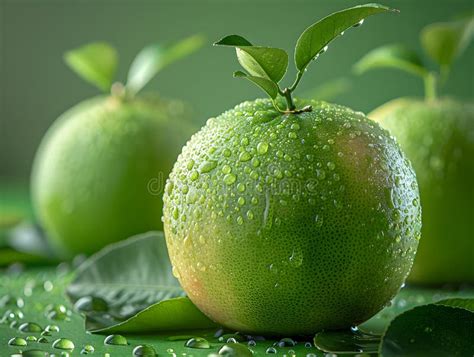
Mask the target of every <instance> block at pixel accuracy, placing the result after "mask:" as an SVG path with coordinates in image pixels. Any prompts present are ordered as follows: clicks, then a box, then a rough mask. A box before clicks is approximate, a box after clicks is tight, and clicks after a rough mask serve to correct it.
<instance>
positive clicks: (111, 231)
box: [31, 96, 192, 256]
mask: <svg viewBox="0 0 474 357" xmlns="http://www.w3.org/2000/svg"><path fill="white" fill-rule="evenodd" d="M184 111H185V110H184V107H183V105H182V104H181V103H180V102H176V101H166V100H162V99H159V98H158V97H156V96H153V97H152V96H150V97H141V98H140V97H137V98H135V99H129V100H126V99H119V98H118V97H114V96H108V97H97V98H94V99H91V100H86V101H84V102H82V103H80V104H78V105H77V106H75V107H74V108H72V109H70V110H69V111H67V112H66V113H64V114H63V115H62V116H61V117H60V118H59V119H58V120H57V121H56V122H55V123H54V124H53V126H52V127H51V128H50V129H49V131H48V132H47V134H46V136H45V137H44V139H43V141H42V143H41V146H40V148H39V150H38V153H37V155H36V158H35V162H34V167H33V174H32V182H31V189H32V198H33V203H34V207H35V210H36V214H37V216H38V218H39V220H40V222H41V224H42V225H43V227H44V228H45V230H46V232H47V235H48V237H49V239H50V241H51V243H52V244H53V245H54V246H55V247H56V248H57V250H58V251H59V252H60V253H61V254H62V255H63V256H71V255H73V254H77V253H92V252H95V251H97V250H98V249H100V248H102V247H104V246H105V245H107V244H109V243H112V242H115V241H118V240H121V239H124V238H127V237H129V236H131V235H134V234H137V233H142V232H146V231H149V230H156V229H161V227H162V223H161V222H160V218H159V217H161V214H162V191H163V187H164V182H165V180H166V178H167V176H168V174H169V172H170V171H171V168H172V165H173V162H174V161H175V159H176V157H177V155H178V153H179V150H180V148H181V146H182V145H183V144H184V142H185V141H186V139H187V138H188V135H189V136H190V133H191V132H192V128H191V126H190V125H189V124H186V123H185V122H184V121H183V120H182V119H183V114H184Z"/></svg>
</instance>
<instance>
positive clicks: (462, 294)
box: [358, 287, 474, 335]
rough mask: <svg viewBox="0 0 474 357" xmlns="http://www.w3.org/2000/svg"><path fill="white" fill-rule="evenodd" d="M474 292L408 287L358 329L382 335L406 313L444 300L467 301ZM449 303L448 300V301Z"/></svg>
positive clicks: (470, 290) (471, 290) (469, 289)
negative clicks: (399, 316)
mask: <svg viewBox="0 0 474 357" xmlns="http://www.w3.org/2000/svg"><path fill="white" fill-rule="evenodd" d="M473 295H474V290H473V289H472V288H468V289H463V290H457V291H453V290H449V289H442V290H439V289H438V290H437V289H428V288H415V287H406V288H403V289H402V290H400V292H399V293H398V294H397V296H396V297H395V298H394V299H393V300H392V302H391V304H390V306H388V307H386V308H385V309H383V310H382V311H380V312H379V313H378V314H377V315H375V316H373V317H372V318H371V319H369V320H368V321H366V322H364V323H363V324H361V325H359V326H358V328H359V330H360V331H362V332H366V333H370V334H375V335H382V334H383V333H384V332H385V330H386V329H387V327H388V325H389V324H390V322H391V321H392V320H393V319H394V318H395V317H396V316H398V315H400V314H402V313H403V312H405V311H408V310H410V309H413V308H414V307H416V306H420V305H426V304H430V303H438V302H439V303H442V302H443V301H444V300H441V301H439V300H440V299H449V301H451V300H453V301H457V300H458V299H460V300H463V301H464V300H465V299H466V298H469V297H472V296H473ZM446 301H448V300H446Z"/></svg>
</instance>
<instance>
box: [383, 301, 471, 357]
mask: <svg viewBox="0 0 474 357" xmlns="http://www.w3.org/2000/svg"><path fill="white" fill-rule="evenodd" d="M380 353H381V355H382V356H384V357H391V356H407V357H410V356H419V357H423V356H426V357H428V356H472V355H473V354H474V313H473V312H471V311H469V310H466V309H464V308H458V307H452V306H446V305H438V304H430V305H424V306H419V307H415V308H414V309H412V310H409V311H407V312H404V313H403V314H401V315H399V316H397V317H396V318H395V319H394V320H393V321H392V322H391V324H390V326H389V327H388V329H387V331H386V332H385V335H384V336H383V338H382V343H381V346H380Z"/></svg>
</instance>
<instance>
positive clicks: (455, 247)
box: [369, 99, 474, 284]
mask: <svg viewBox="0 0 474 357" xmlns="http://www.w3.org/2000/svg"><path fill="white" fill-rule="evenodd" d="M369 116H370V117H371V118H373V119H375V120H377V121H378V122H380V124H381V125H382V126H383V127H385V128H386V129H388V130H389V131H390V132H391V133H392V134H393V135H394V136H395V137H396V138H397V140H398V142H399V144H400V146H401V147H402V149H403V150H404V152H405V153H406V155H407V156H408V158H409V159H410V161H411V162H412V164H413V168H414V170H415V172H416V175H417V179H418V183H419V186H420V197H421V204H422V208H423V228H422V239H421V241H420V246H419V249H418V253H417V255H416V259H415V262H414V265H413V269H412V272H411V274H410V276H409V278H408V279H409V281H410V282H414V283H419V284H444V283H474V259H473V253H474V239H473V231H474V222H473V219H472V204H473V202H474V185H473V182H474V164H473V163H474V161H473V160H474V105H473V104H472V103H471V104H467V103H461V102H457V101H454V100H450V99H441V100H436V101H422V100H415V99H397V100H394V101H391V102H389V103H387V104H385V105H383V106H382V107H380V108H378V109H376V110H375V111H374V112H373V113H371V114H370V115H369Z"/></svg>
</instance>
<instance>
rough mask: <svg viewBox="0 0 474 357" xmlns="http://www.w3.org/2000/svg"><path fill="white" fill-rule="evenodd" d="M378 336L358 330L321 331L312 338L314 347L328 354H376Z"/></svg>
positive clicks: (378, 341) (378, 342)
mask: <svg viewBox="0 0 474 357" xmlns="http://www.w3.org/2000/svg"><path fill="white" fill-rule="evenodd" d="M379 344H380V336H376V335H372V334H367V333H363V332H361V331H358V330H347V331H323V332H319V333H317V334H316V336H314V345H315V346H316V347H317V348H319V349H320V350H321V351H324V352H330V353H336V354H337V353H353V354H356V353H376V352H377V351H378V348H379Z"/></svg>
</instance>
